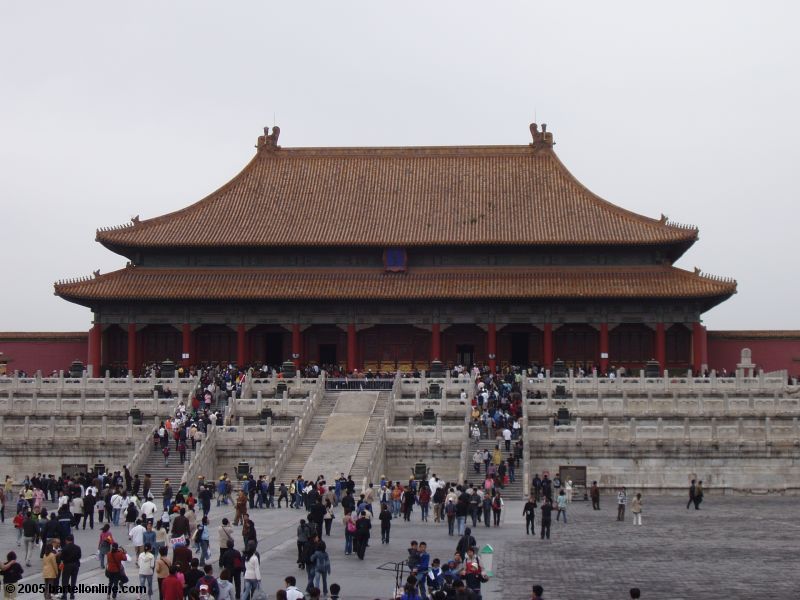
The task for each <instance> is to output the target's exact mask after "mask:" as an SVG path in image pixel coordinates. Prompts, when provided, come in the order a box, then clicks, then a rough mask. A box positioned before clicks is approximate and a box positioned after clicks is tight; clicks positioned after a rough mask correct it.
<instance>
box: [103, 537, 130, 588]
mask: <svg viewBox="0 0 800 600" xmlns="http://www.w3.org/2000/svg"><path fill="white" fill-rule="evenodd" d="M126 558H127V554H126V553H125V550H123V549H122V548H120V547H119V545H118V544H116V543H114V544H111V551H110V552H109V553H108V555H106V561H107V564H106V571H105V572H106V577H108V586H109V588H110V589H111V597H112V598H116V597H117V592H118V591H119V586H120V584H121V583H122V584H125V583H127V577H126V576H125V567H124V566H123V564H122V563H123V562H125V559H126Z"/></svg>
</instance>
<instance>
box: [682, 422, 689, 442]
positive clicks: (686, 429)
mask: <svg viewBox="0 0 800 600" xmlns="http://www.w3.org/2000/svg"><path fill="white" fill-rule="evenodd" d="M689 434H690V431H689V417H685V418H684V419H683V443H684V444H686V445H687V446H688V445H689V442H690V439H689Z"/></svg>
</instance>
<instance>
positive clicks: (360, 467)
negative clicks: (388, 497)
mask: <svg viewBox="0 0 800 600" xmlns="http://www.w3.org/2000/svg"><path fill="white" fill-rule="evenodd" d="M389 394H390V392H389V391H383V392H379V393H378V401H377V402H376V403H375V407H374V408H373V410H372V416H370V418H369V424H368V425H367V432H366V433H365V434H364V438H363V439H362V440H361V446H359V448H358V453H357V454H356V458H355V460H354V461H353V466H352V467H351V468H350V475H352V477H353V481H355V482H356V485H358V486H360V485H361V482H362V480H363V479H364V477H365V476H366V475H367V467H368V466H369V461H370V459H371V458H372V455H373V454H374V452H375V446H376V445H377V443H378V438H377V434H378V425H380V422H381V421H382V420H383V419H384V418H385V414H386V404H387V402H388V401H389ZM345 473H347V471H345ZM378 475H380V473H378ZM369 483H370V482H369V481H368V482H367V485H369ZM372 483H375V482H372ZM379 483H380V482H379ZM379 487H380V486H379V485H377V484H376V489H378V488H379Z"/></svg>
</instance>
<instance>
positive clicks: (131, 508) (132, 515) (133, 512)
mask: <svg viewBox="0 0 800 600" xmlns="http://www.w3.org/2000/svg"><path fill="white" fill-rule="evenodd" d="M138 515H139V511H138V510H137V509H136V505H135V504H134V503H133V502H131V503H130V504H128V518H129V519H133V520H134V521H135V520H136V517H137V516H138Z"/></svg>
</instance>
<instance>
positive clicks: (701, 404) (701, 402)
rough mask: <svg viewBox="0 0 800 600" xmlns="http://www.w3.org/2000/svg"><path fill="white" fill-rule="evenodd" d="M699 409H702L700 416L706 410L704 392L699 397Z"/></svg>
mask: <svg viewBox="0 0 800 600" xmlns="http://www.w3.org/2000/svg"><path fill="white" fill-rule="evenodd" d="M697 409H698V410H699V411H700V416H701V417H702V416H703V415H704V414H705V412H706V410H705V409H706V399H705V397H704V396H703V394H702V393H700V395H699V396H698V397H697Z"/></svg>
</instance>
